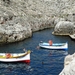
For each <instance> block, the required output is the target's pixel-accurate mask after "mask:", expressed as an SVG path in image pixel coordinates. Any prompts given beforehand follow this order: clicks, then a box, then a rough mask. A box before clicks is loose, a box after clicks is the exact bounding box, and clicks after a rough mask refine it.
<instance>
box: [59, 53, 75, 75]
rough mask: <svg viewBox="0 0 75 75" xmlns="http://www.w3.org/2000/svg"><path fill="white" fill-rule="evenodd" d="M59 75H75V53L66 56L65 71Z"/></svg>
mask: <svg viewBox="0 0 75 75" xmlns="http://www.w3.org/2000/svg"><path fill="white" fill-rule="evenodd" d="M59 75H75V53H74V54H73V55H68V56H66V58H65V60H64V69H63V70H62V72H61V73H60V74H59Z"/></svg>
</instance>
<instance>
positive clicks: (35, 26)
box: [0, 0, 75, 44]
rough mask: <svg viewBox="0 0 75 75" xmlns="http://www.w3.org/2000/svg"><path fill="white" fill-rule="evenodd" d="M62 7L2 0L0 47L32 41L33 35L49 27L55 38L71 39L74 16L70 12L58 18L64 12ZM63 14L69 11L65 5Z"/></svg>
mask: <svg viewBox="0 0 75 75" xmlns="http://www.w3.org/2000/svg"><path fill="white" fill-rule="evenodd" d="M66 2H67V0H66ZM62 3H63V4H64V3H65V1H63V2H62ZM71 3H72V0H71ZM59 4H60V7H59V6H58V5H59ZM53 5H54V6H53ZM61 5H62V4H61V1H59V2H58V1H57V0H54V1H48V0H47V1H46V0H41V1H40V0H36V1H35V0H23V1H21V0H18V1H15V0H1V1H0V10H1V11H0V44H4V43H10V42H17V41H21V40H24V39H26V38H28V37H31V36H32V33H33V32H35V31H39V30H43V29H46V28H51V27H54V32H53V34H54V35H73V34H74V30H75V29H74V16H75V15H74V14H73V12H71V14H69V12H70V11H68V12H67V13H65V12H63V14H59V12H62V11H61V9H63V8H62V7H61ZM67 5H68V7H70V6H73V5H74V3H72V5H71V4H70V5H69V2H68V4H67ZM63 7H64V6H63ZM55 9H57V10H56V11H55ZM63 10H64V11H66V10H69V9H68V8H67V7H66V3H65V9H63ZM73 10H74V9H73ZM68 24H69V25H68ZM64 29H66V30H65V31H64Z"/></svg>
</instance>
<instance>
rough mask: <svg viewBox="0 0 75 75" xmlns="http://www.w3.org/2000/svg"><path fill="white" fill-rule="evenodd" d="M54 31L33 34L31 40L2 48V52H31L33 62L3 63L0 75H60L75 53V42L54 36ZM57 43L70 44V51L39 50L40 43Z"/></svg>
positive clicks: (0, 50) (0, 67)
mask: <svg viewBox="0 0 75 75" xmlns="http://www.w3.org/2000/svg"><path fill="white" fill-rule="evenodd" d="M52 32H53V29H46V30H42V31H39V32H35V33H33V35H32V37H31V38H28V39H26V40H23V41H21V42H17V43H12V44H6V45H1V46H0V52H1V53H3V52H6V53H7V52H10V53H15V52H16V53H21V52H24V51H23V49H24V48H25V49H26V50H31V51H32V52H31V62H30V63H29V64H25V63H1V62H0V75H59V73H60V72H61V71H62V69H63V67H64V58H65V56H66V55H68V54H73V53H74V52H75V41H74V40H72V39H71V38H70V37H69V36H55V35H52ZM49 40H52V41H53V42H56V43H59V42H61V43H64V42H68V50H67V51H64V50H48V49H42V48H39V46H38V44H39V42H40V41H44V42H48V41H49Z"/></svg>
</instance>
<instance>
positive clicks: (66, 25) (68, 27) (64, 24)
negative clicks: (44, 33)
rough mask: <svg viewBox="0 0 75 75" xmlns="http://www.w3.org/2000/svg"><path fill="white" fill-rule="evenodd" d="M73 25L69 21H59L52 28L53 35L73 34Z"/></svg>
mask: <svg viewBox="0 0 75 75" xmlns="http://www.w3.org/2000/svg"><path fill="white" fill-rule="evenodd" d="M73 29H74V24H73V23H72V22H69V21H60V22H58V23H57V24H56V26H55V28H54V32H53V33H54V34H55V35H70V34H73Z"/></svg>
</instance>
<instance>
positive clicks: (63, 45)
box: [39, 42, 68, 50]
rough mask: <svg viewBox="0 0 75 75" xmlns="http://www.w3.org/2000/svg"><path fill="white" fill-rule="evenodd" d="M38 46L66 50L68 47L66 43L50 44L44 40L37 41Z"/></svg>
mask: <svg viewBox="0 0 75 75" xmlns="http://www.w3.org/2000/svg"><path fill="white" fill-rule="evenodd" d="M39 47H41V48H47V49H57V50H58V49H62V50H63V49H64V50H67V49H68V43H67V42H66V43H52V44H51V45H50V44H49V43H46V42H40V43H39Z"/></svg>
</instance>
